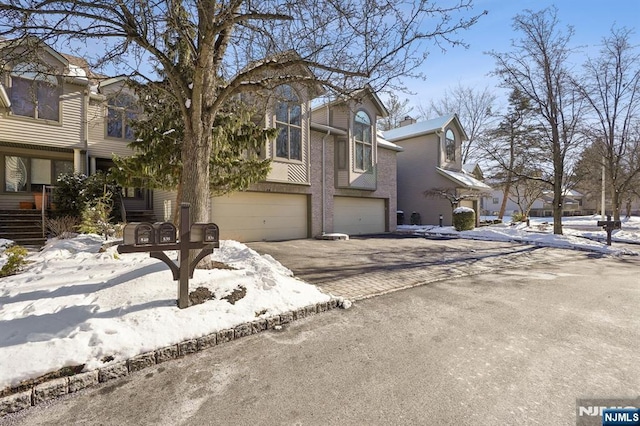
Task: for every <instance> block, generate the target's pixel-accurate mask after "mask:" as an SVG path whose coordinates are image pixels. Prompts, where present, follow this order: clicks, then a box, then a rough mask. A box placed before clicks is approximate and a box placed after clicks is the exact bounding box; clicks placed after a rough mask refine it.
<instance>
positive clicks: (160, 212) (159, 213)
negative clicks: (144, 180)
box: [153, 189, 176, 222]
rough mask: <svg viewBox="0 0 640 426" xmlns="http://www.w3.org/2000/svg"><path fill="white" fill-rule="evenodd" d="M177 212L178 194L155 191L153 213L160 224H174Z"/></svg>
mask: <svg viewBox="0 0 640 426" xmlns="http://www.w3.org/2000/svg"><path fill="white" fill-rule="evenodd" d="M175 211H176V192H175V191H163V190H161V189H154V190H153V213H154V214H155V216H156V218H157V219H158V220H159V221H160V222H173V217H174V212H175Z"/></svg>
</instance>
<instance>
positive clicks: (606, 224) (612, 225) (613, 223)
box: [598, 215, 622, 246]
mask: <svg viewBox="0 0 640 426" xmlns="http://www.w3.org/2000/svg"><path fill="white" fill-rule="evenodd" d="M598 226H602V227H603V228H604V230H605V231H607V245H608V246H610V245H611V233H612V232H613V230H614V229H620V228H622V223H621V222H620V221H619V220H611V215H607V220H599V221H598Z"/></svg>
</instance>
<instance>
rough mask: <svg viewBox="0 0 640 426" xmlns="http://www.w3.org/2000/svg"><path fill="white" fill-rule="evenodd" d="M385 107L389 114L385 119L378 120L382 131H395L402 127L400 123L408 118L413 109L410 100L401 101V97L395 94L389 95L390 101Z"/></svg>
mask: <svg viewBox="0 0 640 426" xmlns="http://www.w3.org/2000/svg"><path fill="white" fill-rule="evenodd" d="M385 106H386V107H387V112H388V113H389V114H388V115H387V116H386V117H384V118H383V119H381V120H378V129H380V130H382V131H385V130H391V129H395V128H396V127H398V126H400V123H401V122H402V121H403V120H404V119H405V118H407V116H408V115H409V113H410V112H411V110H412V109H413V108H412V107H410V106H409V99H405V100H404V101H401V100H400V97H399V96H398V95H396V94H395V93H394V92H390V93H389V99H388V100H387V102H386V104H385Z"/></svg>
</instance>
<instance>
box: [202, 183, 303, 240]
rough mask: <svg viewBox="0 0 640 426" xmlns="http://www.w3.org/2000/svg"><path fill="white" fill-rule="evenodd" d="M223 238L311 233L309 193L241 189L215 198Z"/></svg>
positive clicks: (290, 236)
mask: <svg viewBox="0 0 640 426" xmlns="http://www.w3.org/2000/svg"><path fill="white" fill-rule="evenodd" d="M211 204H212V207H211V218H212V221H213V222H215V223H216V224H217V225H218V227H219V228H220V238H221V239H230V240H236V241H241V242H249V241H282V240H293V239H300V238H307V237H308V233H309V231H308V197H307V196H306V195H302V194H277V193H262V192H238V193H234V194H231V195H225V196H222V197H214V198H212V199H211Z"/></svg>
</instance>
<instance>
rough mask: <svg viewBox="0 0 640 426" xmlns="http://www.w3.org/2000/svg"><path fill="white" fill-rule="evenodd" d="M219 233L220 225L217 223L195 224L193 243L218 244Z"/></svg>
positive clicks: (192, 234) (192, 236)
mask: <svg viewBox="0 0 640 426" xmlns="http://www.w3.org/2000/svg"><path fill="white" fill-rule="evenodd" d="M219 232H220V231H219V230H218V225H216V224H215V223H194V224H193V225H191V241H193V242H198V241H202V242H205V243H214V242H218V241H219Z"/></svg>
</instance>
